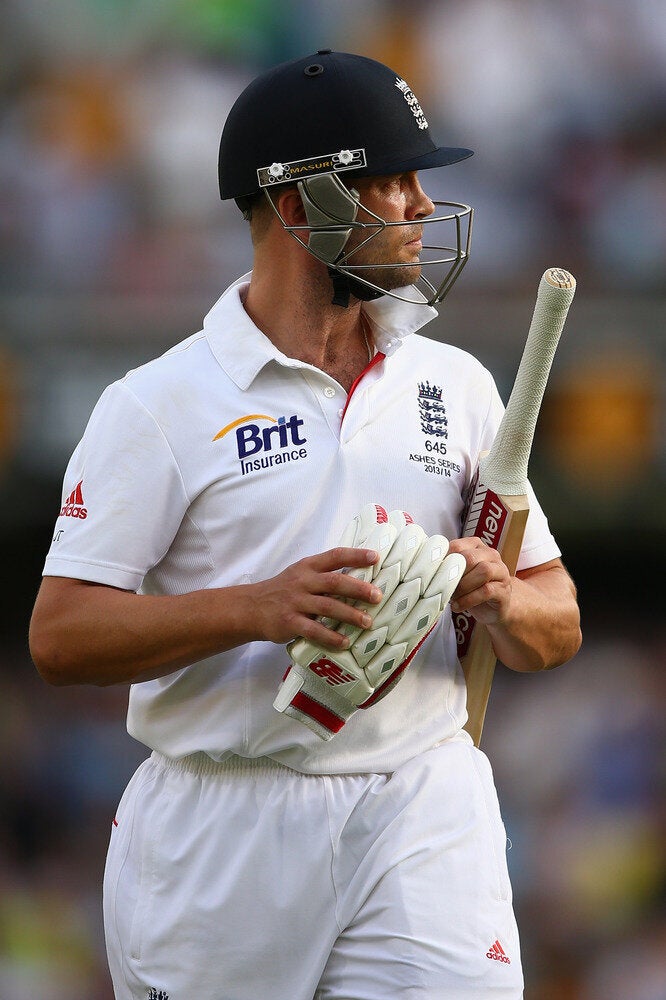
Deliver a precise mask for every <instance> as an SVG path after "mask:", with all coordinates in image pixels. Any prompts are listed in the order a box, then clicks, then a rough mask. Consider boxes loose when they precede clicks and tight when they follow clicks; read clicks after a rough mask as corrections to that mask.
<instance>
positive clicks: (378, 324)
mask: <svg viewBox="0 0 666 1000" xmlns="http://www.w3.org/2000/svg"><path fill="white" fill-rule="evenodd" d="M251 277H252V272H248V273H247V274H244V275H243V276H242V277H241V278H238V279H237V280H236V281H234V282H233V283H232V284H231V285H229V287H228V288H227V289H226V291H225V292H224V293H223V294H222V295H221V296H220V298H219V299H218V300H217V302H216V303H215V305H214V306H213V307H212V309H211V310H210V311H209V312H208V314H207V315H206V317H205V319H204V323H203V331H204V335H205V336H206V339H207V341H208V344H209V346H210V349H211V351H212V353H213V355H214V357H215V359H216V361H217V362H218V364H219V365H220V366H221V367H222V368H223V369H224V371H225V372H226V373H227V375H228V376H229V378H231V379H232V380H233V381H234V382H235V383H236V385H237V386H238V388H239V389H241V390H242V391H245V390H246V389H249V387H250V386H251V385H252V382H253V381H254V380H255V378H256V377H257V375H258V374H259V372H260V371H261V370H262V369H263V368H264V367H265V366H266V365H267V364H268V363H269V362H271V361H277V362H278V363H279V364H281V365H283V366H285V367H288V368H301V367H303V363H302V362H301V361H298V360H296V359H294V358H289V357H287V356H286V355H285V354H283V353H282V352H281V351H279V350H278V349H277V348H276V347H275V345H274V344H273V343H272V342H271V341H270V340H269V339H268V337H267V336H266V335H265V334H264V333H262V332H261V330H260V329H259V328H258V327H257V326H255V324H254V323H253V322H252V320H251V319H250V317H249V316H248V314H247V313H246V312H245V309H244V307H243V299H244V297H245V293H246V292H247V289H248V286H249V283H250V278H251ZM363 309H364V311H365V313H366V315H367V317H368V319H369V320H370V322H371V323H372V326H373V334H374V339H375V345H376V347H377V350H378V351H381V352H382V354H385V355H390V354H393V353H394V352H395V351H396V350H397V349H398V348H399V347H400V345H401V343H402V341H403V340H404V339H405V337H408V336H409V335H410V334H412V333H415V332H416V330H419V329H420V328H421V327H422V326H424V325H425V324H426V323H429V322H430V321H431V320H432V319H434V318H435V316H437V310H436V309H434V308H433V307H432V306H429V305H428V304H427V303H426V302H425V300H424V303H423V305H415V304H414V303H412V302H404V301H402V300H399V299H394V298H392V297H391V296H389V295H384V296H382V297H381V298H379V299H374V300H373V301H372V302H366V303H364V305H363Z"/></svg>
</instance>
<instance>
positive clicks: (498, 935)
mask: <svg viewBox="0 0 666 1000" xmlns="http://www.w3.org/2000/svg"><path fill="white" fill-rule="evenodd" d="M104 919H105V929H106V939H107V948H108V957H109V966H110V970H111V975H112V979H113V984H114V989H115V996H116V1000H398V998H399V1000H489V998H494V1000H520V998H521V997H522V995H523V993H522V973H521V965H520V954H519V944H518V933H517V929H516V924H515V920H514V916H513V910H512V905H511V890H510V886H509V878H508V873H507V866H506V834H505V831H504V826H503V824H502V820H501V818H500V813H499V808H498V804H497V796H496V793H495V789H494V784H493V780H492V775H491V770H490V765H489V763H488V761H487V758H486V757H485V755H484V754H483V753H481V752H480V751H479V750H477V749H476V748H475V747H474V746H472V744H471V741H469V740H468V738H467V737H466V735H463V736H462V737H461V738H460V739H456V740H452V741H448V742H446V743H443V744H441V745H440V746H438V747H436V748H434V749H432V750H430V751H428V752H427V753H424V754H422V755H420V756H419V757H416V758H414V759H413V760H410V761H409V762H408V763H406V764H404V765H403V766H402V767H400V768H399V769H398V770H397V771H395V772H393V773H392V774H354V775H303V774H299V773H297V772H295V771H292V770H290V769H288V768H285V767H283V766H281V765H279V764H275V763H272V762H270V761H266V760H260V761H244V760H242V759H240V758H233V759H232V760H231V761H227V762H225V763H223V764H217V763H215V762H214V761H212V760H211V759H210V758H209V757H207V756H206V755H204V754H196V755H194V756H192V757H187V758H185V759H183V760H180V761H171V760H168V759H167V758H165V757H163V756H161V755H159V754H156V753H154V754H153V755H152V757H151V758H150V759H149V760H147V761H145V762H144V763H143V764H142V765H141V766H140V767H139V769H138V770H137V772H136V774H135V775H134V776H133V778H132V779H131V781H130V783H129V785H128V787H127V790H126V791H125V794H124V796H123V798H122V801H121V803H120V807H119V809H118V813H117V816H116V819H115V820H114V825H113V828H112V833H111V842H110V847H109V854H108V859H107V867H106V873H105V879H104Z"/></svg>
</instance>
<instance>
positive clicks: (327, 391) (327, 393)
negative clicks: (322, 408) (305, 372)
mask: <svg viewBox="0 0 666 1000" xmlns="http://www.w3.org/2000/svg"><path fill="white" fill-rule="evenodd" d="M324 395H325V396H328V398H329V399H332V398H333V396H335V389H334V388H333V386H332V385H327V386H326V388H325V389H324Z"/></svg>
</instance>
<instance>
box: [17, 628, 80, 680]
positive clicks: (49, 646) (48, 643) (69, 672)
mask: <svg viewBox="0 0 666 1000" xmlns="http://www.w3.org/2000/svg"><path fill="white" fill-rule="evenodd" d="M28 646H29V649H30V656H31V657H32V662H33V663H34V665H35V667H36V668H37V673H38V674H39V676H40V677H41V678H42V680H43V681H45V682H46V683H47V684H50V685H51V686H53V687H66V686H67V685H70V684H81V683H82V677H81V667H80V664H78V663H77V662H75V660H74V659H73V657H72V656H71V654H68V651H67V643H66V641H65V640H64V638H63V637H62V636H60V635H59V634H58V632H57V630H56V629H54V628H50V627H48V626H47V625H45V624H43V623H36V622H35V621H34V620H33V622H31V624H30V632H29V635H28Z"/></svg>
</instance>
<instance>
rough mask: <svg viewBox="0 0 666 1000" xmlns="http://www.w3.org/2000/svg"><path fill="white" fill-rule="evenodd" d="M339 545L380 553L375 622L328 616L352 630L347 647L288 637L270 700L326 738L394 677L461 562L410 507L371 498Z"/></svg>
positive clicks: (446, 595) (444, 599)
mask: <svg viewBox="0 0 666 1000" xmlns="http://www.w3.org/2000/svg"><path fill="white" fill-rule="evenodd" d="M340 545H341V546H351V547H358V548H361V547H362V548H368V549H374V550H376V551H377V552H378V553H379V559H378V561H377V562H376V563H375V564H374V566H373V567H372V577H373V583H374V584H375V586H376V587H378V588H379V589H380V590H381V591H382V593H383V598H382V600H381V602H380V603H379V604H378V605H375V606H372V607H368V606H366V605H363V607H364V608H365V609H366V610H367V612H368V614H369V615H370V616H371V617H372V619H373V621H372V625H371V626H370V627H369V628H367V629H360V628H356V629H354V628H352V627H351V626H349V625H341V624H340V623H339V622H338V623H337V627H336V623H335V622H333V623H329V622H328V621H327V624H328V625H329V627H330V628H333V629H335V630H336V631H340V632H344V634H345V635H347V636H349V639H350V641H351V646H350V648H349V649H346V650H336V651H333V650H330V649H325V648H324V647H322V646H319V645H317V644H316V643H312V642H309V641H308V640H307V639H303V638H300V639H294V640H293V641H292V642H290V643H289V644H288V646H287V652H288V653H289V655H290V657H291V661H292V663H291V667H290V668H289V669H288V670H287V672H286V674H285V676H284V678H283V680H282V684H281V686H280V689H279V690H278V693H277V697H276V699H275V701H274V702H273V705H274V707H275V708H276V709H277V710H278V712H284V713H285V714H286V715H289V716H291V717H292V718H294V719H298V720H299V722H302V723H304V725H306V726H308V727H309V728H310V729H311V730H312V731H313V732H315V733H317V735H318V736H320V737H321V738H322V739H324V740H330V739H331V738H332V737H333V736H334V735H335V733H337V732H339V731H340V730H341V729H342V727H343V726H344V724H345V723H346V721H347V719H349V717H350V716H351V715H353V713H354V712H356V711H357V710H358V709H359V708H364V709H365V708H369V707H370V706H371V705H374V704H375V703H376V702H377V701H379V700H380V699H381V698H383V697H384V696H385V695H386V694H388V692H389V691H390V690H391V689H392V688H393V687H394V685H395V684H397V682H398V681H399V679H400V678H401V677H402V675H403V673H404V671H405V670H406V668H407V667H408V666H409V664H410V662H411V661H412V659H413V658H414V656H415V655H416V653H417V652H418V650H419V648H420V647H421V645H422V643H423V642H424V641H425V639H426V638H427V636H428V635H429V634H430V632H432V630H433V628H434V627H435V625H436V624H437V622H438V621H439V618H440V616H441V614H442V612H443V611H444V608H445V607H446V605H447V604H448V602H449V600H450V599H451V596H452V594H453V592H454V590H455V589H456V587H457V586H458V582H459V580H460V578H461V576H462V575H463V573H464V571H465V565H466V564H465V559H464V557H463V556H462V555H459V554H457V553H452V554H450V555H449V554H447V553H448V548H449V543H448V541H447V539H446V538H444V536H443V535H432V536H431V537H428V536H427V535H426V533H425V531H424V530H423V528H421V527H420V526H419V525H418V524H415V523H414V521H413V519H412V517H411V516H410V515H409V514H406V513H405V512H404V511H401V510H394V511H392V512H391V513H390V514H387V512H386V510H385V508H384V507H382V506H381V505H380V504H375V503H368V504H366V505H365V506H364V507H363V509H362V511H361V512H360V514H358V515H357V516H356V517H355V518H354V519H353V521H351V522H350V524H349V525H348V526H347V528H346V529H345V531H344V533H343V535H342V539H341V541H340ZM352 572H358V571H354V570H352Z"/></svg>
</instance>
